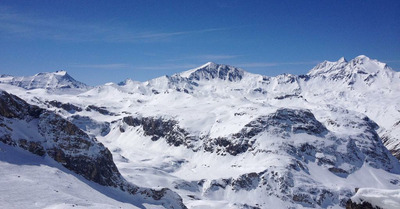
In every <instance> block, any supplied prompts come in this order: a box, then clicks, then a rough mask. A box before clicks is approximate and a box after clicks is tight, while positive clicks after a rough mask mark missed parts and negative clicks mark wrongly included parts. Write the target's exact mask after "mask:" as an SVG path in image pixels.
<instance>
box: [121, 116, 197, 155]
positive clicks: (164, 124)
mask: <svg viewBox="0 0 400 209" xmlns="http://www.w3.org/2000/svg"><path fill="white" fill-rule="evenodd" d="M122 121H123V122H124V123H125V124H127V125H128V126H133V127H138V126H140V127H141V128H142V130H143V134H144V135H145V136H151V140H153V141H157V140H159V139H160V138H164V139H165V140H166V141H167V143H168V144H169V145H172V146H181V145H182V146H185V147H187V148H193V144H192V141H196V138H195V137H193V136H191V135H189V133H188V132H187V131H185V130H184V129H182V128H180V127H179V126H178V122H176V121H174V120H168V119H163V118H153V117H135V118H134V117H132V116H127V117H124V118H123V119H122Z"/></svg>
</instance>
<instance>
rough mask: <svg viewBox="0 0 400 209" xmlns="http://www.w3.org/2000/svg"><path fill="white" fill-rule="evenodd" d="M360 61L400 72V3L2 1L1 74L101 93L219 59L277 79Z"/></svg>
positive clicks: (356, 0)
mask: <svg viewBox="0 0 400 209" xmlns="http://www.w3.org/2000/svg"><path fill="white" fill-rule="evenodd" d="M361 54H364V55H367V56H369V57H370V58H373V59H378V60H380V61H382V62H386V63H388V65H389V66H391V67H392V68H393V69H394V70H397V71H398V70H400V1H398V0H397V1H396V0H392V1H385V0H380V1H379V0H352V1H347V0H346V1H345V0H338V1H333V0H330V1H328V0H318V1H296V0H291V1H266V0H264V1H258V0H251V1H249V0H244V1H240V0H237V1H236V0H232V1H218V0H212V1H208V0H202V1H194V0H193V1H192V0H185V1H166V0H154V1H153V0H149V1H144V0H143V1H98V0H97V1H89V0H85V1H76V0H68V1H67V0H49V1H44V0H36V1H31V0H29V1H23V0H18V1H15V0H2V1H0V74H11V75H33V74H36V73H38V72H51V71H56V70H67V71H68V73H69V74H70V75H72V76H73V77H75V78H76V79H78V80H80V81H82V82H85V83H87V84H90V85H99V84H103V83H106V82H115V83H117V82H120V81H122V80H124V79H126V78H132V79H133V80H140V81H145V80H148V79H151V78H155V77H158V76H162V75H172V74H174V73H177V72H181V71H185V70H188V69H191V68H194V67H197V66H199V65H202V64H204V63H206V62H208V61H213V62H216V63H221V64H229V65H233V66H237V67H241V68H243V69H245V70H247V71H249V72H253V73H259V74H263V75H270V76H274V75H277V74H282V73H292V74H305V73H307V72H308V71H309V70H310V69H311V68H312V67H314V66H315V65H316V64H317V63H319V62H321V61H323V60H331V61H335V60H337V59H339V58H340V57H342V56H344V57H346V59H348V60H349V59H352V58H354V57H356V56H358V55H361Z"/></svg>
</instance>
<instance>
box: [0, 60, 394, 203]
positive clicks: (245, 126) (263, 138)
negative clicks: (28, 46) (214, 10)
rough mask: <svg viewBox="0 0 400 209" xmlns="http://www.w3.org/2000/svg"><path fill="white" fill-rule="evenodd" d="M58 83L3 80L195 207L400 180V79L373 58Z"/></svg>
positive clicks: (343, 194)
mask: <svg viewBox="0 0 400 209" xmlns="http://www.w3.org/2000/svg"><path fill="white" fill-rule="evenodd" d="M10 84H11V85H10ZM55 88H56V89H57V92H58V93H57V94H56V93H54V92H56V91H52V90H51V89H50V90H49V89H46V88H45V87H40V88H33V89H29V88H20V87H18V85H16V84H14V83H10V82H0V89H3V90H6V91H8V92H10V93H13V94H16V95H18V96H20V97H21V98H23V99H25V100H26V101H27V102H29V103H32V104H35V105H38V106H40V107H41V108H45V109H47V110H50V111H54V112H56V113H57V114H59V115H61V116H62V117H63V118H65V119H67V120H69V121H70V122H72V123H73V124H75V125H76V126H77V127H79V128H80V129H81V130H83V131H84V132H85V133H87V134H89V136H91V137H96V139H97V140H99V141H100V142H101V143H102V144H104V146H105V147H107V148H108V149H109V150H110V151H111V153H112V155H113V159H114V162H115V164H116V166H117V168H118V170H119V171H120V172H121V175H122V176H123V177H124V178H125V179H126V180H127V181H128V182H131V183H134V184H136V185H138V186H142V187H151V188H164V187H167V188H170V189H172V190H173V191H175V192H177V193H178V194H179V195H180V196H181V197H182V198H183V201H184V204H185V205H186V206H188V207H189V208H290V207H294V208H302V207H314V208H340V207H344V206H345V204H346V201H347V200H348V199H349V198H350V197H351V196H352V195H353V194H354V188H363V187H372V188H379V189H399V187H400V175H399V174H400V164H399V161H398V159H396V158H395V157H393V156H392V154H391V153H390V152H389V151H388V150H387V148H389V149H390V151H391V152H392V153H393V154H395V155H396V153H398V152H399V138H398V136H399V133H400V132H399V130H400V129H398V127H399V126H398V125H399V121H400V107H399V104H400V95H399V92H400V74H399V73H398V72H395V71H393V70H391V69H390V68H389V67H387V66H386V65H385V64H383V63H380V62H378V61H376V60H372V59H369V58H368V57H365V56H359V57H356V58H355V59H353V60H351V61H346V60H345V59H344V58H342V59H340V60H338V61H337V62H327V61H326V62H323V63H321V64H319V65H318V66H316V67H315V68H314V69H312V70H311V71H310V72H309V73H308V74H307V75H300V76H295V75H288V74H284V75H279V76H276V77H267V76H262V75H256V74H251V73H248V72H246V71H244V70H242V69H238V68H235V67H232V66H227V65H218V64H215V63H207V64H205V65H203V66H201V67H199V68H196V69H192V70H189V71H186V72H183V73H180V74H176V75H172V76H164V77H160V78H156V79H153V80H150V81H147V82H135V81H132V80H126V81H125V82H122V83H120V84H118V85H117V84H107V85H103V86H97V87H93V88H90V87H87V89H85V88H86V87H85V88H83V89H80V90H79V91H75V92H72V91H64V89H62V88H57V87H55ZM60 92H61V94H60ZM77 92H79V93H77ZM16 129H18V131H19V132H23V130H26V129H25V127H22V126H21V127H17V128H16ZM385 146H386V147H387V148H386V147H385ZM397 157H398V156H397Z"/></svg>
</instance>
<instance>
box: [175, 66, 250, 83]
mask: <svg viewBox="0 0 400 209" xmlns="http://www.w3.org/2000/svg"><path fill="white" fill-rule="evenodd" d="M179 75H180V76H181V77H185V78H189V79H192V80H212V79H216V78H218V79H221V80H229V81H238V80H241V79H242V77H243V75H244V70H242V69H240V68H236V67H233V66H229V65H224V64H217V63H214V62H207V63H206V64H204V65H202V66H200V67H198V68H194V69H192V70H188V71H185V72H183V73H180V74H179Z"/></svg>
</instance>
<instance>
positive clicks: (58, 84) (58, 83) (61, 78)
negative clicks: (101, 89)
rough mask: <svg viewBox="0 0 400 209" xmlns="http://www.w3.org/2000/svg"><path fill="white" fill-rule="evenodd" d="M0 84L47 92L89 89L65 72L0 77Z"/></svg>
mask: <svg viewBox="0 0 400 209" xmlns="http://www.w3.org/2000/svg"><path fill="white" fill-rule="evenodd" d="M0 83H5V84H11V85H15V86H18V87H22V88H24V89H27V90H30V89H48V90H57V89H58V90H60V89H64V90H71V89H74V90H82V91H85V90H88V89H89V87H88V86H87V85H86V84H84V83H81V82H79V81H76V80H75V79H73V78H72V77H71V76H70V75H68V73H67V72H66V71H56V72H54V73H38V74H36V75H34V76H27V77H13V76H8V75H1V77H0Z"/></svg>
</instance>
